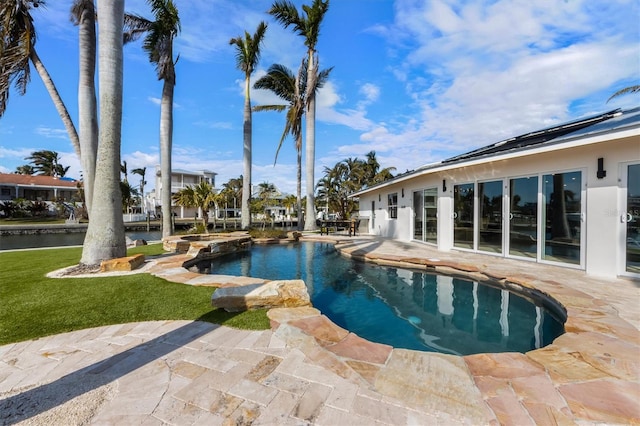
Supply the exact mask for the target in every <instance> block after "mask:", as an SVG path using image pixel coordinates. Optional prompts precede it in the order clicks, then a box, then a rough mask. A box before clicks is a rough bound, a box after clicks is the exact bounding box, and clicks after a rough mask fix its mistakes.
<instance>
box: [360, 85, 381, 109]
mask: <svg viewBox="0 0 640 426" xmlns="http://www.w3.org/2000/svg"><path fill="white" fill-rule="evenodd" d="M360 93H361V94H362V95H364V98H365V100H364V101H362V102H361V104H369V103H371V102H375V101H377V100H378V98H379V97H380V87H379V86H376V85H375V84H372V83H365V84H363V85H362V86H360Z"/></svg>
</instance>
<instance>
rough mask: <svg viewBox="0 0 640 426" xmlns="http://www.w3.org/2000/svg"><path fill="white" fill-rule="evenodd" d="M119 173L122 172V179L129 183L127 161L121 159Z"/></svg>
mask: <svg viewBox="0 0 640 426" xmlns="http://www.w3.org/2000/svg"><path fill="white" fill-rule="evenodd" d="M120 173H122V174H123V175H124V179H122V180H123V181H124V182H127V183H129V171H128V170H127V162H126V161H123V162H122V164H120Z"/></svg>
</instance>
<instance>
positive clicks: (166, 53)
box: [123, 0, 180, 237]
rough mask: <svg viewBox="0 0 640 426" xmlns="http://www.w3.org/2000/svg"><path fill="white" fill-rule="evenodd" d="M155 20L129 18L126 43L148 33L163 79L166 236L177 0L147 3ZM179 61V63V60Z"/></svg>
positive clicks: (148, 47)
mask: <svg viewBox="0 0 640 426" xmlns="http://www.w3.org/2000/svg"><path fill="white" fill-rule="evenodd" d="M147 3H148V4H149V5H150V6H151V12H152V13H153V15H154V17H155V21H150V20H148V19H146V18H143V17H142V16H139V15H133V14H130V15H127V16H125V21H124V24H125V37H124V39H123V40H124V42H125V43H126V42H128V41H131V40H135V39H136V38H138V37H139V36H141V35H142V34H146V36H145V38H144V41H143V43H142V48H143V49H144V51H145V52H147V54H148V55H149V60H150V61H151V63H153V64H156V73H157V75H158V79H159V80H163V82H164V84H163V86H162V99H161V100H160V184H161V185H162V195H161V200H160V202H161V204H162V236H163V237H167V236H169V235H171V234H172V233H173V223H172V221H171V151H172V144H173V91H174V86H175V84H176V69H175V62H174V60H173V40H174V39H175V37H176V36H177V35H178V33H179V32H180V17H179V16H178V9H177V8H176V5H175V3H174V2H173V0H147ZM176 61H177V60H176Z"/></svg>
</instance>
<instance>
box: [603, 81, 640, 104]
mask: <svg viewBox="0 0 640 426" xmlns="http://www.w3.org/2000/svg"><path fill="white" fill-rule="evenodd" d="M638 92H640V85H635V86H629V87H625V88H624V89H620V90H618V91H617V92H616V93H614V94H613V95H611V97H609V99H607V102H609V101H610V100H611V99H613V98H617V97H618V96H622V95H626V94H629V93H638Z"/></svg>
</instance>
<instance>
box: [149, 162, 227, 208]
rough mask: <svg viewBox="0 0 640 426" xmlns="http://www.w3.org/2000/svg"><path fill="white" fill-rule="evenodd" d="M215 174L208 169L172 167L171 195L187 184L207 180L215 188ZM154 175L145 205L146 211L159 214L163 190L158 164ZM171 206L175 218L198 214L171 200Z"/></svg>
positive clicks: (190, 184) (191, 184)
mask: <svg viewBox="0 0 640 426" xmlns="http://www.w3.org/2000/svg"><path fill="white" fill-rule="evenodd" d="M216 175H217V173H214V172H212V171H210V170H201V171H189V170H180V169H173V170H171V195H174V194H176V193H177V192H178V191H180V190H182V189H185V188H186V187H187V186H195V185H198V184H199V183H200V182H208V183H210V184H211V186H212V187H213V188H215V187H216ZM155 177H156V180H155V189H154V190H153V191H151V193H150V194H149V196H148V197H147V198H146V204H147V205H146V207H147V210H148V211H151V212H155V214H156V215H160V210H161V208H162V191H163V190H164V189H163V188H162V182H161V180H162V179H161V177H162V175H161V173H160V166H156V172H155ZM172 206H173V208H172V210H173V212H174V213H175V215H176V217H177V218H181V219H188V218H194V217H196V216H198V211H197V209H195V208H191V207H189V208H187V207H182V206H177V205H176V204H175V203H173V202H172Z"/></svg>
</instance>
